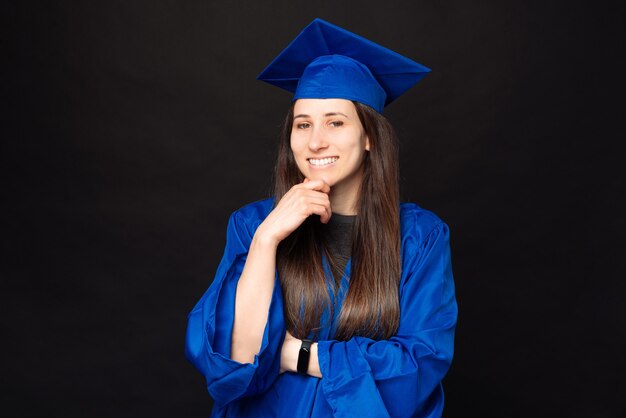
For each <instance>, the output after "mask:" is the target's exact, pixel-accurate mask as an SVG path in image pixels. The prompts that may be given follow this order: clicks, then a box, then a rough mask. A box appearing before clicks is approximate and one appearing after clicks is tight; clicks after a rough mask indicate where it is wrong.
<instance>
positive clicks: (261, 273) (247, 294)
mask: <svg viewBox="0 0 626 418" xmlns="http://www.w3.org/2000/svg"><path fill="white" fill-rule="evenodd" d="M259 229H260V228H259ZM276 248H277V244H276V243H274V242H272V241H271V240H269V239H266V238H265V236H264V235H263V234H262V232H260V231H258V230H257V233H256V234H255V235H254V238H253V239H252V243H251V244H250V250H249V252H248V257H247V259H246V264H245V266H244V269H243V272H242V273H241V277H240V278H239V281H238V284H237V293H236V297H235V320H234V325H233V332H232V341H231V358H232V359H233V360H235V361H238V362H240V363H252V362H254V356H255V355H256V354H257V353H258V352H259V351H260V349H261V343H262V340H263V332H264V330H265V326H266V323H267V316H268V312H269V307H270V302H271V300H272V292H273V290H274V280H275V271H276Z"/></svg>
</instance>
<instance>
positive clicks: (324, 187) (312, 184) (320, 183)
mask: <svg viewBox="0 0 626 418" xmlns="http://www.w3.org/2000/svg"><path fill="white" fill-rule="evenodd" d="M302 186H303V187H304V188H307V189H309V190H317V191H320V192H323V193H330V186H329V185H328V183H326V182H325V181H324V180H310V181H308V182H306V183H302Z"/></svg>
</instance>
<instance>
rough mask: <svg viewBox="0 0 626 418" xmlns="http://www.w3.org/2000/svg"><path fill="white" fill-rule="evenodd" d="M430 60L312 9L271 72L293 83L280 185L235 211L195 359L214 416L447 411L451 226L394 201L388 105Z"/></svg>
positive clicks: (199, 314)
mask: <svg viewBox="0 0 626 418" xmlns="http://www.w3.org/2000/svg"><path fill="white" fill-rule="evenodd" d="M428 71H429V70H428V69H427V68H426V67H423V66H421V65H420V64H417V63H415V62H413V61H411V60H409V59H407V58H405V57H402V56H400V55H398V54H396V53H394V52H393V51H390V50H388V49H386V48H383V47H381V46H379V45H376V44H374V43H372V42H370V41H368V40H366V39H364V38H361V37H359V36H357V35H354V34H352V33H350V32H347V31H345V30H344V29H341V28H339V27H336V26H333V25H330V24H329V23H327V22H324V21H322V20H319V19H316V20H315V21H313V23H311V24H310V25H309V26H307V27H306V28H305V29H304V30H303V32H302V33H301V34H300V35H299V36H298V37H297V38H296V39H295V40H294V41H293V42H292V43H291V44H290V45H289V47H287V49H286V50H284V51H283V52H282V53H281V54H280V55H279V56H278V57H277V58H276V59H275V60H274V62H272V64H270V66H269V67H268V68H267V69H266V70H265V71H264V72H263V73H262V74H261V76H260V78H261V79H263V80H265V81H268V82H270V83H272V84H275V85H278V86H280V87H283V88H286V89H288V90H290V91H294V92H295V95H294V100H293V104H292V106H291V108H290V109H289V112H288V115H287V118H286V120H285V124H284V128H283V131H282V135H281V142H280V144H279V152H278V160H277V163H276V173H275V177H276V178H275V197H274V198H272V199H267V200H263V201H259V202H255V203H251V204H249V205H247V206H244V207H243V208H241V209H239V210H238V211H236V212H234V213H233V214H232V215H231V217H230V221H229V224H228V229H227V236H226V250H225V253H224V257H223V259H222V261H221V263H220V265H219V267H218V269H217V273H216V276H215V279H214V280H213V283H212V284H211V286H210V288H209V289H208V291H207V292H206V293H205V294H204V296H203V297H202V298H201V299H200V301H199V302H198V303H197V305H196V306H195V308H194V309H193V310H192V312H191V313H190V315H189V324H188V329H187V341H186V343H187V345H186V355H187V358H188V359H189V360H190V361H191V362H192V363H193V364H194V365H195V366H196V367H197V368H198V369H199V370H200V372H201V373H202V374H203V375H204V376H205V377H206V380H207V387H208V391H209V393H210V394H211V396H212V397H213V399H214V402H215V405H214V409H213V415H212V416H216V417H265V416H270V417H330V416H336V417H353V416H354V417H389V416H391V417H438V416H441V413H442V410H443V389H442V386H441V380H442V378H443V377H444V375H445V374H446V372H447V370H448V368H449V366H450V362H451V360H452V353H453V340H454V328H455V325H456V317H457V307H456V301H455V297H454V284H453V278H452V271H451V265H450V250H449V231H448V227H447V226H446V224H445V223H443V222H442V221H441V220H440V219H439V218H438V217H437V216H436V215H434V214H433V213H432V212H429V211H427V210H424V209H422V208H420V207H419V206H417V205H415V204H409V203H403V204H400V202H399V192H398V168H397V167H398V163H397V162H398V151H397V143H396V138H395V136H394V133H393V129H392V127H391V126H390V124H389V123H388V122H387V120H386V119H385V118H384V117H383V116H382V115H381V113H380V112H381V111H382V109H383V107H384V106H385V105H386V104H388V103H389V102H390V101H392V100H394V99H395V98H396V97H398V96H399V95H400V94H402V93H403V92H404V91H406V90H407V89H408V88H410V87H411V86H412V85H414V84H415V83H416V82H417V81H419V79H421V78H422V77H423V76H424V75H425V74H426V73H427V72H428Z"/></svg>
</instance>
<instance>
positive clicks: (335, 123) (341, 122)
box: [330, 120, 343, 128]
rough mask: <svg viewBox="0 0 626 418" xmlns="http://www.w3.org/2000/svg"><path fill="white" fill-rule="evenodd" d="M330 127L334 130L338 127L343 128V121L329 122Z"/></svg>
mask: <svg viewBox="0 0 626 418" xmlns="http://www.w3.org/2000/svg"><path fill="white" fill-rule="evenodd" d="M330 126H332V127H334V128H339V127H340V126H343V121H340V120H335V121H332V122H330Z"/></svg>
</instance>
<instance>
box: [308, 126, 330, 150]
mask: <svg viewBox="0 0 626 418" xmlns="http://www.w3.org/2000/svg"><path fill="white" fill-rule="evenodd" d="M308 146H309V149H310V150H311V151H314V152H317V151H319V150H321V149H324V148H327V147H328V142H327V141H326V135H325V134H324V131H323V129H320V127H315V128H313V129H312V130H311V135H310V136H309V143H308Z"/></svg>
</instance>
